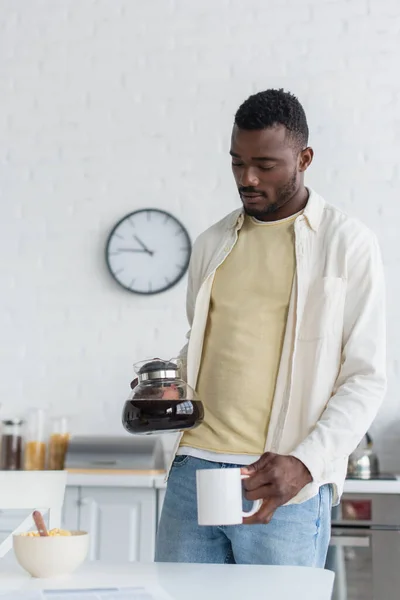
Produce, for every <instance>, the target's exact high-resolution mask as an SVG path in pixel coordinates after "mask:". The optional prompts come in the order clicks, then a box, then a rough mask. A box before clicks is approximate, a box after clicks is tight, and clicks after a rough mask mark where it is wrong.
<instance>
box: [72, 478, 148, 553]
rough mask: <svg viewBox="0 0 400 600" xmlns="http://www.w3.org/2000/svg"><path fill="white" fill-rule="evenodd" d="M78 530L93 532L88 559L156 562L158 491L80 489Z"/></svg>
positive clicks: (104, 488)
mask: <svg viewBox="0 0 400 600" xmlns="http://www.w3.org/2000/svg"><path fill="white" fill-rule="evenodd" d="M79 507H80V511H79V528H80V529H82V530H85V531H88V532H89V533H90V549H89V560H101V561H104V562H125V561H142V562H151V561H153V560H154V549H155V535H156V514H157V503H156V491H155V490H154V489H153V488H149V489H138V488H116V487H109V488H106V487H92V486H87V487H81V488H80V499H79Z"/></svg>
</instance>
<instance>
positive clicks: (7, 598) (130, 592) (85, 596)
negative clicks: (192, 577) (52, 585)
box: [0, 586, 173, 600]
mask: <svg viewBox="0 0 400 600" xmlns="http://www.w3.org/2000/svg"><path fill="white" fill-rule="evenodd" d="M0 600H173V598H171V596H170V595H169V594H166V593H165V592H164V591H163V590H161V589H160V588H147V587H141V586H139V587H129V588H98V589H97V588H92V589H89V588H88V589H75V590H74V589H71V590H43V591H37V592H31V591H26V592H24V591H18V592H16V591H13V592H5V593H4V594H2V593H0Z"/></svg>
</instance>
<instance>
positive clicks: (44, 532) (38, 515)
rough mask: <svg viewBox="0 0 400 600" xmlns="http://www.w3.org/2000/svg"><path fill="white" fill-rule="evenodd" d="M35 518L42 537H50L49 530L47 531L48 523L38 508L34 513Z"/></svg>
mask: <svg viewBox="0 0 400 600" xmlns="http://www.w3.org/2000/svg"><path fill="white" fill-rule="evenodd" d="M32 517H33V520H34V521H35V525H36V529H37V530H38V532H39V535H40V537H48V536H49V532H48V531H47V527H46V524H45V522H44V519H43V515H42V513H41V512H39V511H38V510H35V511H33V513H32Z"/></svg>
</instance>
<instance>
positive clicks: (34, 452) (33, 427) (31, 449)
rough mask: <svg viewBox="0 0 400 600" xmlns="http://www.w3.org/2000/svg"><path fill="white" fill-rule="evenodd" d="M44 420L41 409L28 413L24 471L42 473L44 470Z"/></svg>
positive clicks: (45, 434)
mask: <svg viewBox="0 0 400 600" xmlns="http://www.w3.org/2000/svg"><path fill="white" fill-rule="evenodd" d="M46 420H47V414H46V411H45V410H44V409H43V408H32V409H31V410H30V411H29V414H28V422H27V433H26V440H25V455H24V468H25V470H26V471H43V470H44V469H45V468H46V436H47V431H46Z"/></svg>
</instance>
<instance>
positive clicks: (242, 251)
mask: <svg viewBox="0 0 400 600" xmlns="http://www.w3.org/2000/svg"><path fill="white" fill-rule="evenodd" d="M296 217H297V215H294V216H293V217H289V218H288V219H284V220H282V221H274V222H268V223H264V222H263V223H261V222H260V221H256V220H255V219H253V218H251V217H248V216H247V217H246V218H245V220H244V224H243V227H242V229H241V230H240V232H239V238H238V241H237V242H236V245H235V246H234V248H233V249H232V251H231V253H230V254H229V256H228V257H227V258H226V260H225V261H224V262H223V264H222V265H221V266H220V267H219V268H218V269H217V271H216V273H215V278H214V283H213V288H212V293H211V299H210V307H209V313H208V321H207V327H206V332H205V338H204V345H203V354H202V360H201V365H200V371H199V377H198V382H197V392H198V394H199V396H200V399H201V400H202V402H203V404H204V409H205V418H204V422H203V424H202V425H200V426H199V427H198V428H197V429H194V430H192V431H188V432H186V433H185V434H184V436H183V438H182V441H181V446H189V447H192V448H200V449H203V450H208V451H214V452H219V453H223V454H252V455H259V454H262V453H263V452H264V446H265V440H266V436H267V431H268V424H269V420H270V414H271V409H272V402H273V397H274V392H275V384H276V378H277V374H278V369H279V362H280V357H281V352H282V345H283V338H284V334H285V327H286V319H287V313H288V307H289V301H290V295H291V290H292V284H293V276H294V272H295V262H296V261H295V249H294V221H295V219H296Z"/></svg>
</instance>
